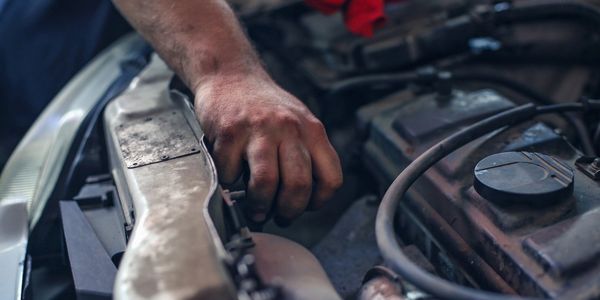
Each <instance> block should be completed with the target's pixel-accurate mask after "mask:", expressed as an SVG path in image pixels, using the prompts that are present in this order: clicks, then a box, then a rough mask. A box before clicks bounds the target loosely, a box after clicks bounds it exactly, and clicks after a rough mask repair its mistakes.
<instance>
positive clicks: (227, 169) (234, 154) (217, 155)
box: [212, 139, 243, 185]
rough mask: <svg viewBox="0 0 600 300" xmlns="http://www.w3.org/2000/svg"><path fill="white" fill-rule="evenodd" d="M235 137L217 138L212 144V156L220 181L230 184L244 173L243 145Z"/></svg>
mask: <svg viewBox="0 0 600 300" xmlns="http://www.w3.org/2000/svg"><path fill="white" fill-rule="evenodd" d="M238 144H239V143H236V141H235V140H233V139H231V140H230V139H217V140H216V141H215V143H214V144H213V146H212V156H213V160H214V162H215V166H216V168H217V170H218V174H219V181H220V182H221V183H223V184H224V185H230V184H233V183H235V182H236V181H237V179H238V178H239V177H240V175H241V173H242V154H243V147H242V145H238Z"/></svg>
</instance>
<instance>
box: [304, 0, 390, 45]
mask: <svg viewBox="0 0 600 300" xmlns="http://www.w3.org/2000/svg"><path fill="white" fill-rule="evenodd" d="M305 1H306V3H307V4H308V5H309V6H311V7H313V8H315V9H317V10H319V11H321V12H323V13H324V14H333V13H335V12H336V11H338V10H341V9H343V10H344V22H345V23H346V27H348V30H350V32H352V33H354V34H357V35H360V36H365V37H371V36H373V32H374V31H375V29H379V28H381V27H382V26H383V25H384V24H385V21H386V18H385V12H384V6H385V2H399V1H402V0H305Z"/></svg>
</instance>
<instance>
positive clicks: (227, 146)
mask: <svg viewBox="0 0 600 300" xmlns="http://www.w3.org/2000/svg"><path fill="white" fill-rule="evenodd" d="M196 112H197V116H198V119H199V120H200V123H201V125H202V128H203V129H204V131H205V135H206V137H207V139H208V142H209V143H210V145H211V146H212V147H211V148H212V156H213V159H214V161H215V164H216V166H217V171H218V173H219V179H220V181H221V182H222V183H223V184H225V185H227V184H232V183H234V182H235V181H236V180H237V179H238V178H239V177H240V175H241V173H242V169H243V167H242V166H243V164H245V163H247V165H248V167H249V171H250V174H249V180H248V190H247V199H248V201H249V204H250V207H251V209H250V210H251V211H250V212H249V216H250V217H251V218H252V220H253V221H255V222H261V221H264V220H265V218H266V216H267V213H268V212H269V211H270V210H271V209H273V210H274V211H273V213H274V214H275V218H276V220H281V221H282V222H283V223H285V222H287V221H291V220H293V219H294V218H297V217H298V216H300V215H301V214H302V212H303V211H304V210H306V209H307V208H310V209H317V208H319V207H321V206H323V204H324V203H325V202H326V200H327V199H328V198H330V197H331V196H332V195H333V193H334V192H335V190H336V189H337V188H339V187H340V185H341V184H342V172H341V167H340V161H339V158H338V156H337V154H336V152H335V151H334V149H333V147H332V146H331V144H330V143H329V140H328V138H327V134H326V132H325V129H324V127H323V124H322V123H321V122H320V121H319V120H318V119H317V118H316V117H315V116H314V115H313V114H312V113H311V112H310V111H309V110H308V108H307V107H306V106H305V105H304V104H303V103H302V102H300V101H299V100H298V99H296V98H295V97H294V96H292V95H290V94H289V93H287V92H286V91H284V90H283V89H281V88H280V87H279V86H277V84H275V83H274V82H273V81H272V80H271V79H270V78H269V76H268V75H250V76H236V75H233V76H217V77H214V78H212V79H211V80H210V81H208V82H205V83H203V84H202V85H201V86H200V87H198V88H197V90H196Z"/></svg>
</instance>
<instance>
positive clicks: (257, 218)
mask: <svg viewBox="0 0 600 300" xmlns="http://www.w3.org/2000/svg"><path fill="white" fill-rule="evenodd" d="M266 218H267V214H266V213H263V212H257V213H254V214H252V220H253V221H254V222H262V221H264V220H265V219H266Z"/></svg>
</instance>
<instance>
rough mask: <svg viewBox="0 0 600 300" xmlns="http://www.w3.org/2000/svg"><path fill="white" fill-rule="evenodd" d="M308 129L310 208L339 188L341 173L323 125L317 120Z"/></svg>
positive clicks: (319, 206) (337, 159) (329, 196)
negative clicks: (310, 179)
mask: <svg viewBox="0 0 600 300" xmlns="http://www.w3.org/2000/svg"><path fill="white" fill-rule="evenodd" d="M310 130H311V136H312V139H313V140H312V141H311V142H309V143H308V145H310V148H309V151H310V155H311V158H312V172H313V176H314V179H315V187H314V189H313V194H312V197H311V200H310V209H319V208H321V207H323V205H324V204H325V203H326V201H327V200H328V199H329V198H331V197H332V196H333V194H334V193H335V191H336V190H337V189H338V188H340V186H341V185H342V182H343V175H342V167H341V165H340V159H339V157H338V155H337V153H336V152H335V149H333V146H331V144H330V143H329V139H328V138H327V134H326V132H325V128H324V127H323V125H322V124H321V123H320V122H318V121H317V122H313V124H312V126H311V127H310Z"/></svg>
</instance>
